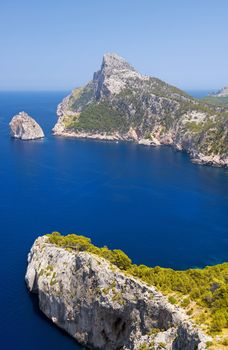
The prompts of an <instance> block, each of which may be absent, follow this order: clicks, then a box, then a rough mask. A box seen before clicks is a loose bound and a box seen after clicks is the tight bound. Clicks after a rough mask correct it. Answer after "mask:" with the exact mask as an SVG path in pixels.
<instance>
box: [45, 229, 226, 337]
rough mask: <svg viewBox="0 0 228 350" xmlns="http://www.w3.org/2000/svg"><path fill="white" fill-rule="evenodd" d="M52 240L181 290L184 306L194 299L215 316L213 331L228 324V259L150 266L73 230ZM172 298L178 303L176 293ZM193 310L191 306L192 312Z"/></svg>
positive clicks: (165, 289) (163, 287) (159, 285)
mask: <svg viewBox="0 0 228 350" xmlns="http://www.w3.org/2000/svg"><path fill="white" fill-rule="evenodd" d="M47 236H48V239H49V242H50V243H52V244H55V245H57V246H60V247H63V248H65V249H70V250H71V251H75V250H77V251H88V252H90V253H93V254H96V255H98V256H100V257H102V258H105V259H107V260H108V261H110V262H111V263H112V264H114V265H116V266H117V267H118V268H120V269H121V270H124V271H126V272H127V273H128V274H130V275H132V276H135V277H137V278H140V279H141V280H142V281H143V282H145V283H147V284H149V285H154V286H155V287H156V288H157V289H159V290H161V291H162V292H165V293H166V294H167V293H168V294H169V293H173V292H174V293H176V292H177V293H179V294H180V295H183V297H185V298H184V299H183V301H182V306H184V307H187V306H188V305H189V304H190V302H191V300H193V301H195V302H196V304H197V305H199V306H200V307H203V308H204V310H205V313H206V311H207V313H206V314H204V315H203V316H202V317H203V318H204V320H205V318H208V319H210V320H211V327H210V331H211V332H212V333H217V332H220V331H221V330H222V329H223V328H226V327H228V263H223V264H218V265H215V266H207V267H205V268H203V269H189V270H185V271H177V270H173V269H170V268H162V267H159V266H156V267H148V266H145V265H135V264H132V262H131V260H130V258H129V257H128V256H127V255H126V254H125V253H124V252H122V251H121V250H119V249H114V250H110V249H108V248H107V247H102V248H98V247H96V246H94V245H93V244H92V243H91V240H90V239H89V238H87V237H84V236H79V235H75V234H70V235H67V236H61V234H60V233H58V232H53V233H52V234H50V235H47ZM169 301H170V302H171V303H173V304H175V303H176V302H177V301H176V299H175V297H173V296H170V297H169ZM192 312H193V310H192V309H191V310H188V311H187V314H188V315H191V314H192Z"/></svg>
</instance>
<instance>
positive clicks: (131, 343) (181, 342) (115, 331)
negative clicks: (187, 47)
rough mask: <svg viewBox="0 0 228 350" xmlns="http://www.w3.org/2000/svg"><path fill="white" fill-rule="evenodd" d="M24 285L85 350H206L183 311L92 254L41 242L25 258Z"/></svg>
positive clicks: (57, 323) (199, 332)
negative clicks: (94, 349)
mask: <svg viewBox="0 0 228 350" xmlns="http://www.w3.org/2000/svg"><path fill="white" fill-rule="evenodd" d="M26 283H27V286H28V289H29V290H30V291H31V292H35V293H37V294H38V298H39V306H40V309H41V310H42V311H43V313H44V314H45V315H46V316H47V317H48V318H49V319H51V320H52V321H53V322H54V323H55V324H56V325H58V326H59V327H61V328H62V329H64V330H65V331H66V332H68V333H69V334H70V335H71V336H72V337H73V338H74V339H75V340H77V341H78V342H79V343H80V344H82V345H84V346H86V347H88V348H96V349H101V350H117V349H123V350H135V349H140V347H142V346H144V348H143V349H155V350H158V349H161V345H162V346H163V347H162V348H163V349H167V350H168V349H169V350H171V349H173V350H196V349H199V350H202V349H206V342H207V341H208V340H209V338H208V337H207V336H205V335H204V334H203V333H202V332H201V331H200V330H199V329H198V328H197V327H196V326H194V325H193V324H192V323H191V322H190V320H189V318H188V316H187V315H186V314H185V312H184V311H183V310H182V309H181V308H179V307H177V306H174V305H171V304H170V303H169V302H168V301H167V298H166V297H164V296H163V295H162V294H161V293H159V292H158V291H157V290H156V289H155V288H154V287H149V286H148V285H146V284H144V283H142V282H140V281H139V280H137V279H135V278H133V277H131V276H127V275H125V274H124V273H123V272H121V271H120V270H119V269H118V268H116V267H115V266H114V265H111V264H110V263H109V262H108V261H107V260H105V259H103V258H101V257H98V256H96V255H94V254H92V253H88V252H70V251H67V250H65V249H64V248H60V247H57V246H55V245H53V244H50V243H49V242H48V239H47V237H45V236H43V237H40V238H38V239H37V240H36V241H35V243H34V245H33V247H32V249H31V251H30V253H29V256H28V267H27V272H26Z"/></svg>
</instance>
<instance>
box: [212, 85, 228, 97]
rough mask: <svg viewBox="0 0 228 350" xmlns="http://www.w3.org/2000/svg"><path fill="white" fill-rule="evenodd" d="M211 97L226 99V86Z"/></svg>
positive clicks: (227, 91)
mask: <svg viewBox="0 0 228 350" xmlns="http://www.w3.org/2000/svg"><path fill="white" fill-rule="evenodd" d="M212 96H217V97H228V86H225V87H224V88H222V89H221V90H219V91H218V92H216V93H215V94H213V95H212Z"/></svg>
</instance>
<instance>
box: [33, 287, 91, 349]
mask: <svg viewBox="0 0 228 350" xmlns="http://www.w3.org/2000/svg"><path fill="white" fill-rule="evenodd" d="M27 295H28V298H29V299H30V301H31V304H32V309H33V311H34V313H35V314H36V316H37V317H38V318H39V319H41V321H42V322H45V323H46V324H47V325H48V326H50V327H51V328H52V329H54V330H55V332H58V333H59V334H61V335H62V336H63V337H65V338H67V340H68V342H71V343H72V344H73V345H74V346H75V350H77V347H78V350H79V349H80V350H85V348H84V347H82V346H80V345H79V344H78V343H77V342H76V341H75V340H74V339H73V338H72V337H71V336H69V335H68V333H67V332H65V331H64V330H63V329H61V328H59V327H57V326H56V325H55V324H54V323H53V322H52V321H51V320H49V318H48V317H46V316H45V315H44V313H43V312H42V311H41V310H40V308H39V300H38V296H37V294H33V293H29V291H28V290H27ZM66 345H67V344H66Z"/></svg>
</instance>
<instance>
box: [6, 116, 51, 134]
mask: <svg viewBox="0 0 228 350" xmlns="http://www.w3.org/2000/svg"><path fill="white" fill-rule="evenodd" d="M9 126H10V133H11V136H12V137H14V138H17V139H21V140H35V139H40V138H43V137H44V132H43V130H42V129H41V127H40V125H39V124H38V123H37V122H36V121H35V120H34V119H33V118H32V117H30V116H29V115H28V114H27V113H25V112H20V113H19V114H17V115H15V116H14V117H13V118H12V120H11V121H10V123H9Z"/></svg>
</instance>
